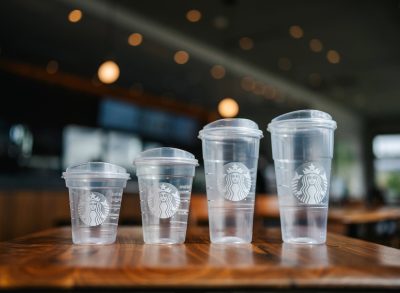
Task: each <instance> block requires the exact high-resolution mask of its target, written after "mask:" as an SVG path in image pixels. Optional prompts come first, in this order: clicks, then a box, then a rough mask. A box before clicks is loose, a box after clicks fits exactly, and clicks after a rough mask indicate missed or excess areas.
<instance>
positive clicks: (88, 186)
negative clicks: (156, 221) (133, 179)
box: [62, 162, 130, 244]
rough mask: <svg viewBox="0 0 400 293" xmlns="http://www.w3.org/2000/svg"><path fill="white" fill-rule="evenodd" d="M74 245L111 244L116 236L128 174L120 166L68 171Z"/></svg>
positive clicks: (94, 164) (87, 166)
mask: <svg viewBox="0 0 400 293" xmlns="http://www.w3.org/2000/svg"><path fill="white" fill-rule="evenodd" d="M62 177H63V178H64V179H65V183H66V185H67V187H68V189H69V203H70V208H71V225H72V241H73V243H75V244H110V243H114V242H115V239H116V236H117V227H118V218H119V210H120V207H121V200H122V192H123V189H124V187H125V186H126V182H127V180H128V179H130V177H129V174H128V173H127V172H126V170H125V169H124V168H122V167H119V166H117V165H113V164H109V163H102V162H89V163H84V164H79V165H75V166H72V167H69V168H67V170H66V172H64V173H63V176H62Z"/></svg>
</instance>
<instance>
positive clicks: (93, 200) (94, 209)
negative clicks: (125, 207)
mask: <svg viewBox="0 0 400 293" xmlns="http://www.w3.org/2000/svg"><path fill="white" fill-rule="evenodd" d="M109 213H110V206H109V204H108V202H107V199H106V198H105V196H104V195H103V194H101V193H99V192H91V193H90V194H89V196H82V197H81V199H80V201H79V204H78V214H79V218H80V219H81V220H82V222H83V223H85V224H86V225H88V226H91V227H93V226H98V225H101V224H102V223H103V222H104V221H105V220H106V218H107V216H108V214H109Z"/></svg>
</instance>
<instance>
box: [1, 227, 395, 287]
mask: <svg viewBox="0 0 400 293" xmlns="http://www.w3.org/2000/svg"><path fill="white" fill-rule="evenodd" d="M70 233H71V231H70V229H69V228H58V229H52V230H46V231H43V232H40V233H36V234H32V235H29V236H26V237H23V238H18V239H16V240H14V241H11V242H7V243H2V244H0V289H3V290H4V289H8V290H11V289H18V288H19V289H21V288H23V289H29V288H38V287H39V288H42V289H43V288H50V289H54V288H64V289H71V290H77V291H79V290H81V289H82V290H83V289H87V288H92V289H93V288H97V289H98V288H106V289H107V290H113V289H118V288H125V289H153V290H158V291H159V290H161V289H172V288H174V289H183V290H188V289H191V290H193V289H194V288H197V289H211V288H212V291H215V290H217V289H232V290H235V291H238V290H239V291H240V290H244V291H246V290H248V289H260V290H265V289H271V290H278V289H293V290H295V289H296V290H307V291H308V290H311V289H316V290H320V289H321V288H330V289H338V288H339V287H340V288H341V290H343V289H347V291H350V290H352V289H363V290H364V289H367V288H368V289H374V290H380V289H400V251H399V250H396V249H393V248H389V247H385V246H381V245H376V244H373V243H369V242H365V241H361V240H356V239H352V238H348V237H344V236H339V235H334V234H329V235H328V241H327V244H326V245H288V244H282V242H281V238H280V233H279V230H278V229H269V230H260V231H257V232H255V236H254V242H253V244H248V245H247V244H244V245H221V244H210V243H209V240H208V239H209V238H208V230H207V229H200V228H199V229H192V230H190V232H189V235H188V241H187V243H186V244H185V245H144V244H143V241H142V234H141V233H142V231H141V228H139V227H120V228H119V233H118V240H117V243H116V244H113V245H105V246H78V245H72V244H71V235H70ZM345 291H346V290H345Z"/></svg>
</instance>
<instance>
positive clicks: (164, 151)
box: [133, 147, 199, 166]
mask: <svg viewBox="0 0 400 293" xmlns="http://www.w3.org/2000/svg"><path fill="white" fill-rule="evenodd" d="M133 164H134V165H135V166H139V165H176V164H188V165H195V166H198V165H199V164H198V162H197V160H196V159H195V157H194V155H192V154H191V153H189V152H187V151H184V150H180V149H176V148H167V147H164V148H155V149H149V150H147V151H144V152H141V153H140V154H139V156H138V157H137V158H136V159H135V160H134V161H133Z"/></svg>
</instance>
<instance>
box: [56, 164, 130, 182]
mask: <svg viewBox="0 0 400 293" xmlns="http://www.w3.org/2000/svg"><path fill="white" fill-rule="evenodd" d="M90 164H101V165H110V166H113V167H116V168H118V170H120V171H121V172H106V171H104V172H100V171H81V170H77V171H74V169H75V168H77V167H79V166H83V165H90ZM61 178H64V179H85V180H87V179H124V180H129V179H131V177H130V174H129V173H128V172H127V171H126V169H125V168H123V167H121V166H118V165H115V164H111V163H107V162H85V163H79V164H75V165H72V166H70V167H68V168H67V170H66V171H65V172H63V173H62V176H61Z"/></svg>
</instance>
